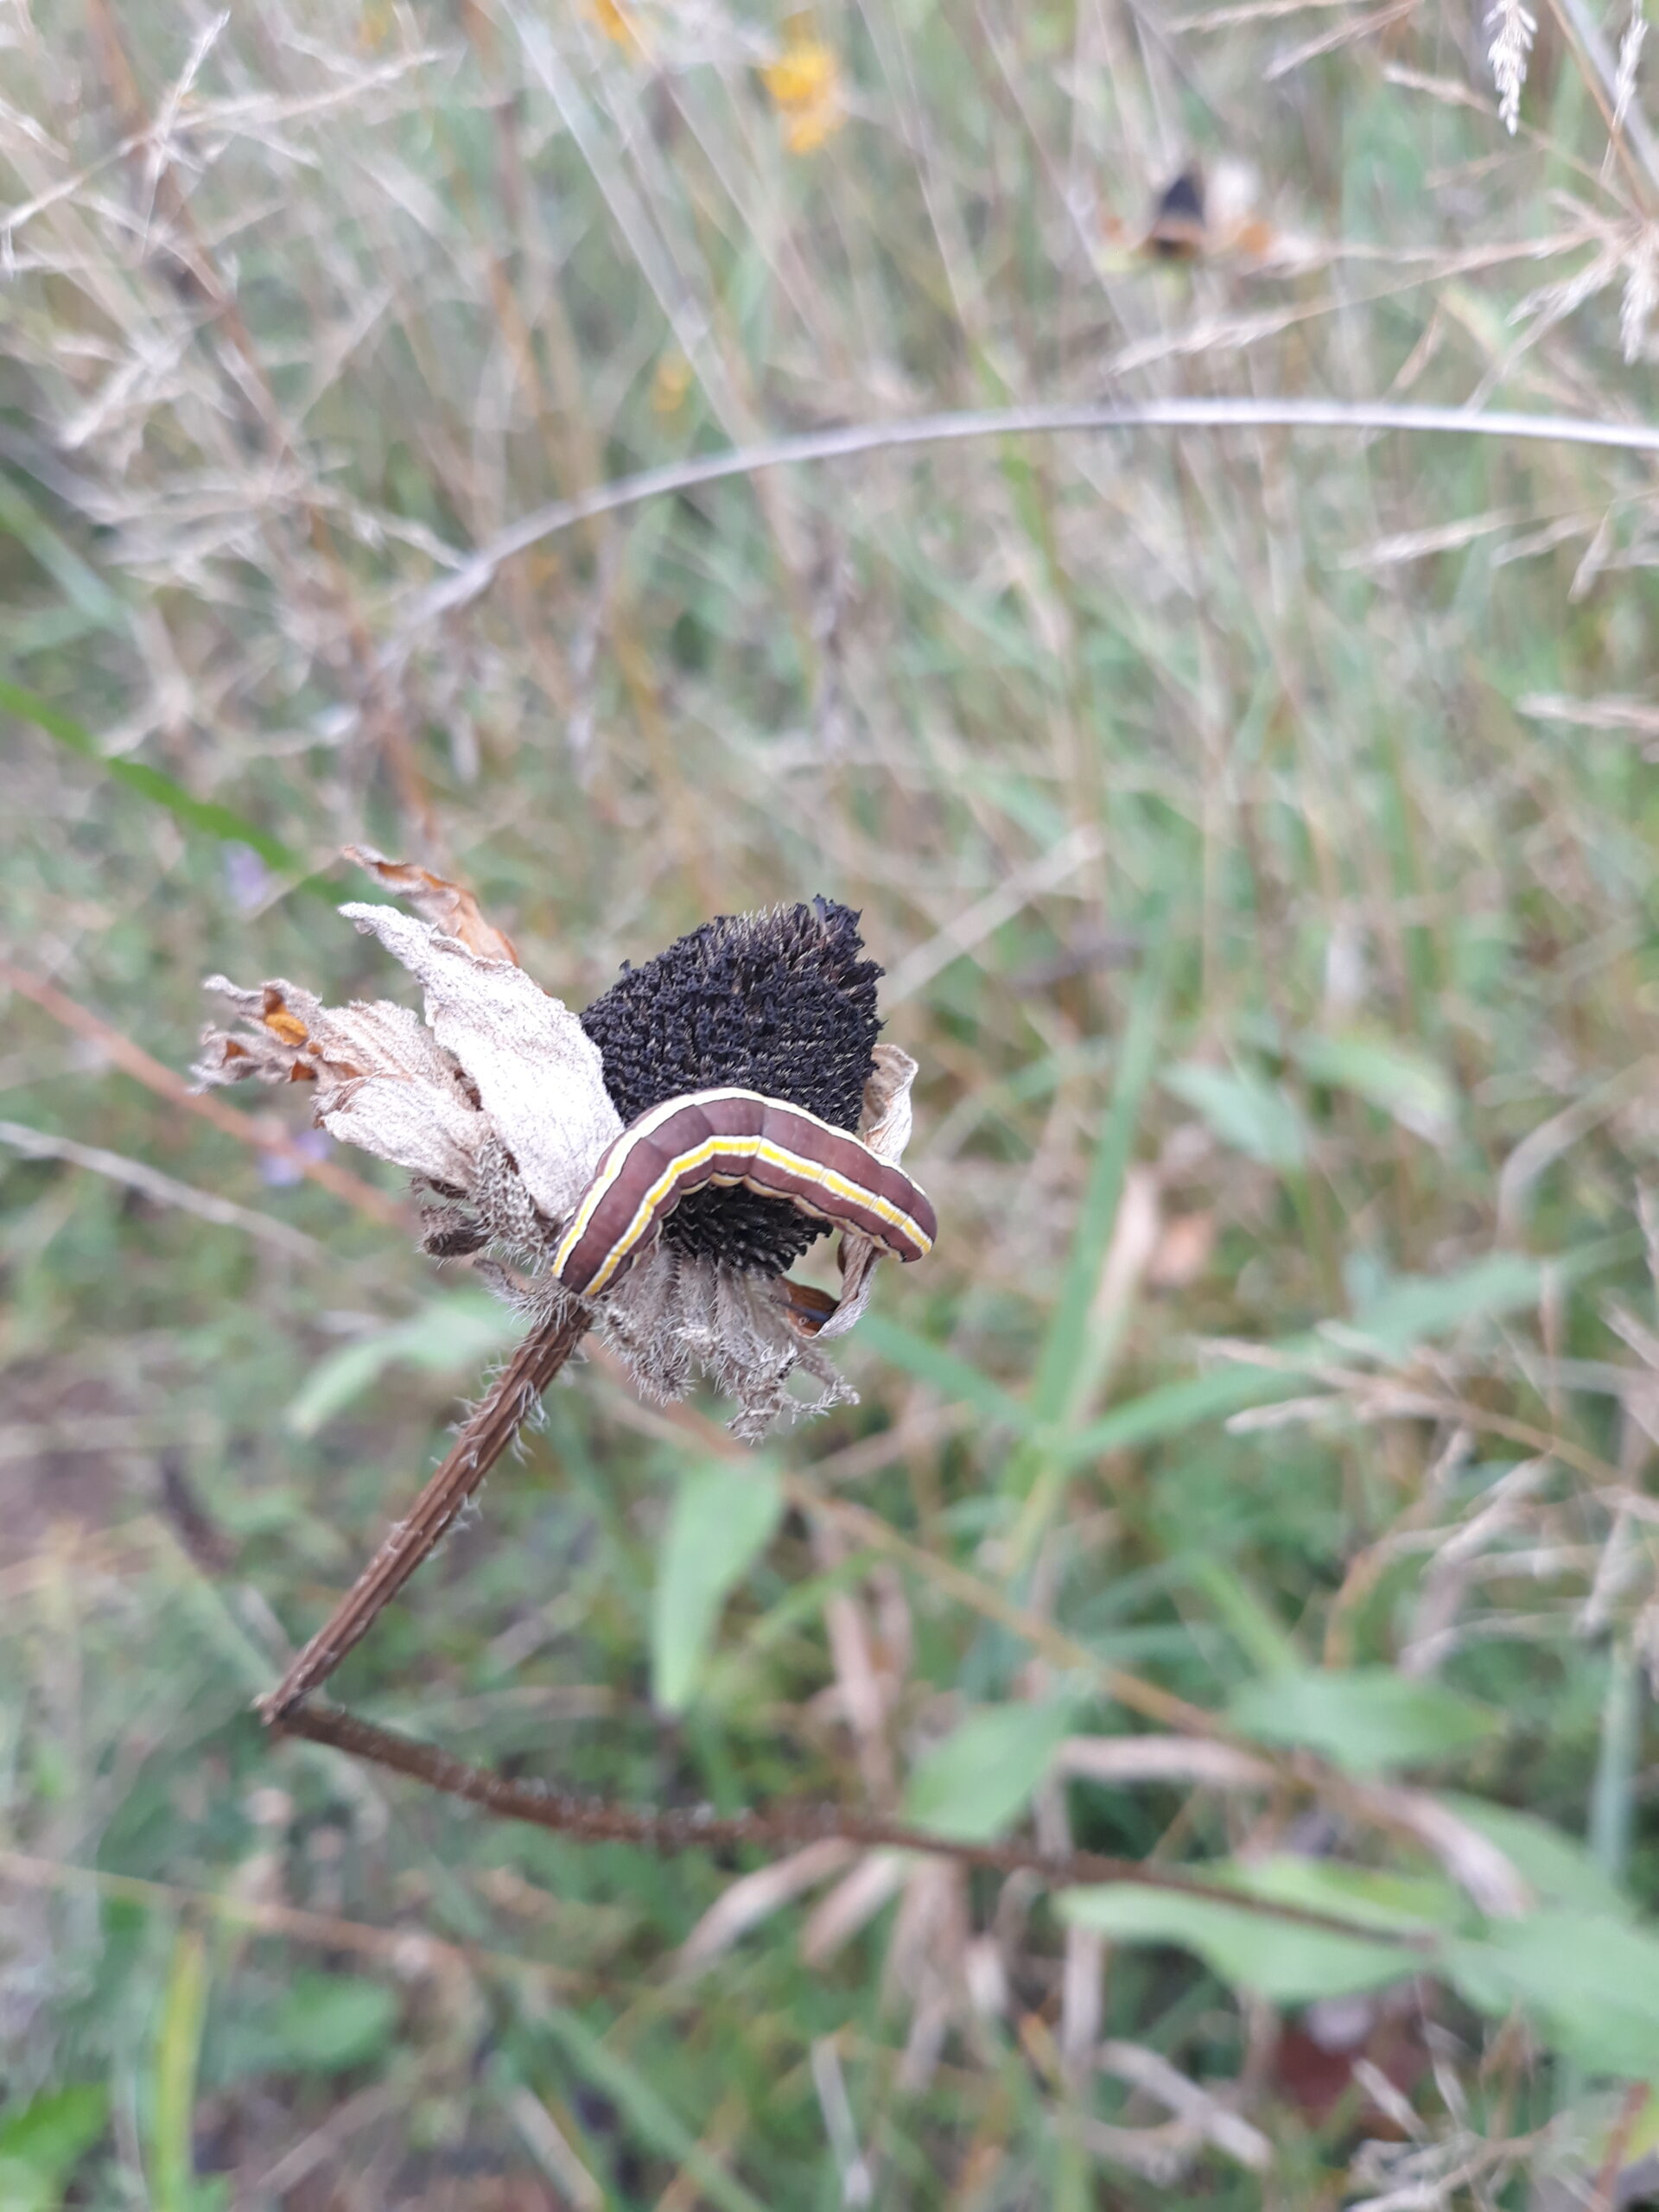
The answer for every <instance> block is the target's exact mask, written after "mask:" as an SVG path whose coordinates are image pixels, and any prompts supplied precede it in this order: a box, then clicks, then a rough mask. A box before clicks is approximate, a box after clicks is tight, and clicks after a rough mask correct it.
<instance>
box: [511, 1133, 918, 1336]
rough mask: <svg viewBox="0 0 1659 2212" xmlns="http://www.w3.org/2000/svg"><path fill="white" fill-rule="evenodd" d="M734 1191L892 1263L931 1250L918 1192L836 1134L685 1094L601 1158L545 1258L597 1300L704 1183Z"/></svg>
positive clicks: (568, 1283)
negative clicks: (826, 1227) (824, 1226)
mask: <svg viewBox="0 0 1659 2212" xmlns="http://www.w3.org/2000/svg"><path fill="white" fill-rule="evenodd" d="M709 1183H719V1184H728V1185H730V1184H734V1183H742V1184H744V1185H747V1187H748V1188H749V1189H750V1190H752V1191H759V1192H761V1193H762V1194H763V1195H764V1196H765V1197H767V1198H787V1199H788V1200H789V1202H790V1204H791V1205H792V1206H794V1207H795V1208H796V1209H797V1210H798V1211H799V1212H801V1213H804V1214H808V1215H810V1217H812V1218H813V1219H814V1220H815V1221H826V1222H833V1223H836V1224H838V1225H839V1226H840V1227H842V1228H843V1229H851V1230H858V1231H859V1232H860V1233H861V1235H863V1236H868V1237H870V1238H872V1239H873V1240H874V1243H877V1244H879V1245H880V1246H881V1248H882V1249H884V1250H885V1251H888V1252H891V1253H893V1255H895V1257H897V1258H898V1259H900V1260H919V1259H921V1258H923V1257H924V1256H925V1255H926V1254H927V1253H928V1252H929V1251H931V1249H932V1245H933V1239H934V1236H936V1235H937V1233H938V1220H937V1218H936V1217H935V1215H934V1212H933V1209H932V1207H931V1205H930V1204H929V1203H928V1199H927V1196H926V1193H925V1192H923V1191H921V1190H920V1189H918V1186H917V1185H915V1184H914V1183H912V1181H911V1179H910V1178H909V1176H908V1175H906V1174H903V1173H901V1172H900V1171H899V1169H898V1168H897V1167H893V1166H889V1165H888V1163H887V1161H886V1160H880V1159H878V1158H877V1157H876V1155H875V1154H874V1153H873V1152H872V1151H871V1150H870V1148H869V1147H868V1145H867V1144H862V1143H861V1142H860V1141H859V1140H858V1138H857V1137H855V1136H852V1135H849V1133H848V1132H847V1130H845V1129H837V1128H832V1127H831V1125H830V1124H829V1122H821V1121H820V1120H819V1119H818V1117H817V1115H816V1114H809V1113H807V1112H805V1111H804V1109H803V1108H801V1107H799V1106H787V1105H785V1103H784V1102H783V1101H782V1100H781V1099H778V1098H766V1097H763V1096H761V1094H760V1092H759V1091H758V1090H694V1091H690V1092H688V1093H687V1094H686V1095H685V1096H683V1097H680V1098H671V1099H668V1100H666V1101H665V1102H664V1103H663V1104H662V1105H660V1106H653V1107H652V1108H650V1109H648V1111H646V1112H645V1113H644V1114H641V1115H640V1116H639V1119H638V1120H637V1121H634V1122H630V1123H629V1125H628V1127H627V1128H626V1129H624V1130H623V1132H622V1134H621V1135H620V1137H617V1138H614V1139H613V1141H612V1142H611V1144H610V1145H609V1146H608V1147H607V1149H606V1151H605V1152H604V1153H603V1154H601V1158H600V1162H599V1165H598V1166H597V1167H596V1168H595V1169H594V1173H593V1175H592V1177H591V1178H590V1179H589V1181H588V1187H587V1188H586V1190H585V1191H584V1192H582V1197H581V1198H579V1199H578V1200H577V1202H576V1208H575V1212H574V1213H573V1214H572V1215H571V1217H570V1222H569V1227H568V1228H567V1229H566V1230H565V1232H564V1235H563V1237H562V1238H561V1239H560V1242H559V1246H558V1249H557V1250H556V1253H555V1254H554V1256H553V1273H554V1274H555V1275H556V1277H557V1278H558V1280H559V1281H561V1282H563V1284H564V1286H565V1287H566V1289H568V1290H571V1291H575V1292H576V1293H577V1294H579V1295H580V1296H582V1297H585V1298H597V1297H598V1296H599V1295H600V1294H601V1292H602V1291H606V1290H609V1289H611V1288H612V1287H613V1286H614V1285H615V1284H616V1283H617V1282H619V1281H620V1280H621V1278H622V1277H623V1276H624V1275H625V1274H626V1273H627V1271H628V1269H629V1268H631V1267H632V1265H633V1263H634V1262H635V1261H636V1260H637V1259H639V1256H640V1255H641V1254H642V1253H644V1252H646V1251H648V1250H649V1249H651V1247H652V1244H654V1243H656V1241H657V1238H658V1236H660V1235H661V1233H662V1227H663V1224H664V1221H665V1220H666V1219H667V1217H668V1216H669V1215H670V1214H671V1213H672V1212H673V1211H674V1209H675V1207H676V1206H677V1205H678V1204H679V1203H680V1200H681V1199H682V1198H685V1197H686V1196H687V1195H688V1194H689V1193H690V1192H692V1191H700V1190H702V1188H703V1186H704V1185H706V1184H709Z"/></svg>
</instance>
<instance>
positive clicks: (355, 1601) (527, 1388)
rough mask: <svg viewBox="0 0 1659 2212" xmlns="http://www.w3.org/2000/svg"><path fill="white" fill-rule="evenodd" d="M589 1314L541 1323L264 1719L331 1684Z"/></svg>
mask: <svg viewBox="0 0 1659 2212" xmlns="http://www.w3.org/2000/svg"><path fill="white" fill-rule="evenodd" d="M587 1326H588V1323H587V1318H586V1316H585V1314H584V1313H582V1309H581V1308H580V1307H579V1306H575V1305H569V1306H562V1307H561V1308H560V1309H559V1311H558V1313H556V1314H555V1315H554V1316H553V1318H552V1319H550V1320H547V1321H543V1322H541V1323H539V1324H538V1325H537V1326H536V1327H535V1328H533V1329H531V1332H530V1334H529V1335H528V1336H527V1337H526V1338H524V1342H523V1343H522V1344H520V1345H519V1346H518V1350H517V1351H515V1352H514V1353H513V1355H512V1358H511V1359H510V1360H509V1361H508V1362H507V1363H506V1365H505V1367H504V1368H503V1369H502V1370H501V1372H500V1374H499V1375H498V1376H496V1378H495V1380H494V1382H493V1383H492V1384H491V1385H490V1388H489V1391H488V1393H487V1395H486V1396H485V1398H484V1400H483V1402H482V1403H481V1404H480V1405H479V1406H478V1408H476V1409H475V1410H474V1413H473V1414H471V1415H470V1416H469V1418H468V1419H467V1422H466V1424H465V1426H464V1427H462V1429H461V1433H460V1435H459V1436H458V1437H457V1438H456V1439H455V1441H454V1446H453V1447H452V1448H451V1450H450V1452H448V1456H447V1457H446V1459H444V1462H443V1464H442V1466H441V1467H440V1468H439V1469H438V1471H437V1472H436V1474H435V1475H434V1476H433V1478H432V1479H431V1481H430V1482H429V1483H428V1484H427V1485H426V1488H425V1489H424V1490H423V1491H422V1492H421V1494H420V1496H419V1497H417V1498H416V1501H415V1503H414V1505H413V1507H412V1508H411V1509H410V1514H409V1517H408V1519H407V1520H404V1521H399V1522H394V1524H393V1526H392V1529H391V1534H390V1535H388V1536H387V1537H386V1540H385V1542H384V1543H383V1544H382V1545H381V1547H380V1548H379V1550H378V1552H377V1553H376V1554H375V1555H374V1557H373V1558H372V1560H370V1561H369V1563H368V1565H367V1566H366V1567H365V1568H364V1570H363V1572H362V1573H361V1574H359V1576H358V1578H357V1580H356V1581H355V1582H354V1583H353V1585H352V1586H351V1588H350V1589H349V1590H348V1591H347V1592H346V1595H345V1596H344V1597H343V1598H342V1599H340V1603H339V1605H336V1606H335V1607H334V1611H333V1612H332V1613H330V1615H329V1616H328V1618H327V1620H326V1621H325V1622H324V1623H323V1624H322V1626H321V1628H320V1629H319V1630H317V1632H316V1634H315V1636H314V1637H312V1638H311V1641H310V1642H309V1643H308V1644H307V1645H306V1647H305V1649H304V1650H303V1651H302V1652H301V1654H300V1656H299V1657H298V1658H297V1659H296V1661H295V1662H294V1663H293V1665H292V1666H291V1667H290V1668H289V1670H288V1672H287V1673H286V1674H285V1675H283V1679H282V1681H280V1682H278V1684H277V1687H276V1688H275V1689H274V1690H272V1691H271V1692H270V1695H269V1696H267V1697H263V1698H261V1699H260V1700H259V1707H258V1709H259V1711H260V1713H262V1714H263V1715H264V1719H265V1720H266V1721H267V1722H269V1723H270V1724H272V1725H273V1726H275V1725H283V1726H292V1725H294V1723H293V1715H294V1713H295V1709H296V1707H298V1705H299V1704H300V1702H301V1700H302V1699H304V1698H307V1697H309V1695H310V1694H311V1693H312V1691H313V1690H315V1689H316V1688H319V1687H320V1686H321V1684H322V1683H323V1682H326V1681H327V1679H328V1677H329V1675H332V1674H333V1673H334V1669H335V1668H336V1667H337V1666H339V1664H340V1661H341V1660H342V1659H343V1658H344V1657H345V1656H346V1653H347V1652H348V1651H349V1650H350V1649H352V1647H353V1644H355V1643H359V1641H360V1640H361V1638H362V1637H364V1636H365V1635H366V1634H367V1632H368V1630H369V1629H370V1627H371V1626H372V1624H373V1622H374V1619H375V1618H376V1616H377V1615H378V1613H379V1612H380V1611H382V1610H383V1609H384V1608H385V1606H386V1605H390V1604H391V1600H392V1599H394V1598H395V1597H396V1596H397V1592H399V1591H400V1590H401V1589H402V1588H403V1586H404V1583H405V1582H407V1581H408V1580H409V1578H410V1575H411V1574H413V1573H414V1572H415V1570H416V1567H419V1566H420V1564H421V1562H422V1560H424V1559H428V1558H429V1557H430V1555H431V1554H432V1552H433V1550H434V1548H435V1546H436V1545H437V1543H438V1541H439V1539H440V1538H441V1537H442V1535H444V1533H445V1531H446V1530H447V1529H449V1528H450V1527H451V1526H452V1525H453V1523H454V1519H455V1516H456V1515H457V1514H458V1513H459V1512H460V1511H461V1507H462V1506H463V1505H465V1503H467V1499H468V1498H469V1497H471V1496H472V1495H473V1493H474V1491H475V1490H477V1489H478V1487H479V1485H480V1483H482V1481H483V1480H484V1478H485V1476H486V1475H487V1474H488V1473H489V1471H490V1469H491V1468H492V1467H493V1466H494V1465H495V1463H496V1461H497V1460H498V1459H499V1458H500V1457H501V1455H502V1453H503V1452H505V1450H506V1448H507V1446H509V1445H510V1444H511V1443H512V1440H513V1439H514V1437H515V1436H517V1435H518V1432H519V1430H520V1429H521V1428H522V1427H524V1423H525V1421H527V1420H528V1419H529V1418H530V1415H531V1414H532V1413H533V1412H534V1411H535V1408H536V1407H537V1403H538V1402H539V1401H540V1399H541V1395H542V1393H543V1390H545V1389H546V1388H547V1386H548V1384H549V1383H550V1382H551V1381H552V1380H553V1377H554V1376H556V1374H557V1373H558V1371H559V1370H560V1369H561V1368H562V1367H563V1365H564V1363H565V1361H566V1360H567V1359H569V1357H570V1355H571V1353H572V1352H573V1351H575V1348H576V1346H577V1344H579V1343H580V1342H581V1340H582V1334H583V1332H584V1331H585V1330H586V1328H587Z"/></svg>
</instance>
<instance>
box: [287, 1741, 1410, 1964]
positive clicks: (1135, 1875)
mask: <svg viewBox="0 0 1659 2212" xmlns="http://www.w3.org/2000/svg"><path fill="white" fill-rule="evenodd" d="M268 1717H269V1718H270V1719H272V1721H273V1723H274V1725H275V1726H276V1727H277V1729H278V1730H280V1731H281V1732H283V1734H285V1735H289V1736H303V1737H304V1738H306V1739H307V1741H308V1742H309V1743H313V1744H327V1745H329V1746H330V1747H331V1748H332V1749H334V1751H344V1752H346V1754H347V1755H348V1756H349V1757H350V1758H357V1759H365V1760H367V1761H368V1762H369V1763H370V1764H372V1765H374V1766H383V1767H387V1768H390V1770H391V1771H392V1773H394V1774H403V1775H407V1776H408V1777H410V1780H411V1781H415V1782H423V1783H426V1785H427V1786H428V1788H429V1789H438V1790H442V1792H443V1794H444V1796H447V1797H459V1798H461V1799H463V1800H464V1801H465V1802H467V1803H468V1804H471V1805H481V1806H482V1807H483V1808H484V1809H485V1811H486V1812H487V1813H492V1814H493V1815H495V1816H496V1817H497V1818H498V1819H499V1820H509V1821H530V1822H531V1823H532V1824H533V1825H534V1826H535V1827H542V1828H551V1829H553V1830H554V1832H555V1833H556V1834H560V1835H573V1836H578V1837H580V1838H582V1840H583V1841H585V1842H590V1843H639V1844H643V1845H645V1847H647V1848H648V1849H650V1850H653V1851H663V1852H669V1851H707V1850H724V1849H728V1848H730V1847H732V1846H734V1845H741V1844H756V1845H759V1846H760V1847H762V1848H763V1849H770V1850H774V1851H779V1850H784V1851H793V1850H797V1849H798V1848H799V1847H801V1846H803V1845H804V1844H810V1843H823V1842H825V1841H827V1840H836V1841H840V1842H844V1843H850V1844H854V1845H856V1846H860V1847H863V1848H865V1849H868V1850H879V1851H915V1852H923V1853H928V1854H929V1855H931V1857H933V1858H936V1859H955V1860H956V1861H957V1864H958V1865H960V1866H980V1867H984V1868H987V1869H988V1870H989V1871H990V1872H993V1873H997V1874H1019V1873H1032V1874H1035V1875H1037V1876H1038V1877H1039V1878H1040V1879H1041V1880H1042V1881H1043V1882H1044V1883H1045V1884H1046V1885H1048V1886H1049V1887H1050V1888H1054V1889H1059V1888H1066V1887H1070V1886H1071V1885H1074V1884H1077V1883H1090V1882H1132V1883H1134V1884H1135V1885H1136V1886H1137V1887H1138V1888H1141V1889H1145V1890H1166V1891H1174V1892H1176V1893H1177V1894H1179V1895H1180V1896H1182V1897H1205V1898H1208V1899H1210V1900H1211V1901H1213V1902H1214V1903H1216V1904H1224V1905H1227V1906H1228V1907H1230V1909H1232V1910H1236V1911H1241V1912H1251V1913H1262V1914H1266V1915H1267V1916H1268V1917H1269V1918H1271V1919H1274V1920H1284V1921H1294V1923H1296V1924H1297V1925H1298V1926H1300V1927H1305V1928H1317V1929H1322V1930H1324V1931H1325V1933H1327V1934H1330V1935H1337V1936H1351V1937H1353V1936H1357V1937H1359V1938H1361V1939H1363V1941H1364V1942H1383V1943H1398V1944H1399V1945H1400V1946H1401V1948H1402V1949H1414V1948H1421V1947H1422V1944H1423V1942H1427V1938H1423V1939H1417V1938H1414V1937H1411V1936H1402V1935H1400V1934H1398V1933H1396V1932H1395V1931H1393V1930H1389V1931H1383V1930H1381V1929H1377V1928H1375V1927H1371V1926H1365V1925H1361V1924H1360V1923H1356V1922H1354V1921H1351V1920H1344V1919H1342V1918H1341V1917H1340V1916H1338V1915H1336V1914H1334V1913H1325V1912H1315V1911H1312V1910H1307V1909H1306V1908H1304V1907H1302V1906H1300V1905H1292V1904H1279V1903H1278V1902H1277V1901H1276V1900H1274V1899H1272V1898H1268V1897H1251V1896H1250V1895H1249V1893H1248V1892H1247V1891H1242V1890H1234V1889H1228V1888H1225V1887H1224V1886H1223V1885H1221V1884H1220V1883H1218V1882H1205V1881H1198V1880H1195V1879H1193V1878H1192V1877H1191V1876H1188V1875H1184V1874H1179V1873H1174V1872H1163V1871H1161V1870H1154V1869H1153V1868H1151V1867H1149V1866H1143V1865H1142V1864H1141V1861H1140V1860H1139V1859H1110V1858H1107V1857H1105V1856H1104V1855H1103V1854H1102V1853H1097V1852H1092V1851H1067V1852H1047V1851H1042V1850H1039V1848H1038V1847H1037V1846H1036V1845H1035V1844H1029V1843H1019V1842H1007V1843H976V1842H965V1841H963V1840H959V1839H957V1838H956V1837H952V1836H944V1835H933V1834H929V1832H928V1831H927V1830H926V1829H925V1828H915V1827H907V1826H906V1823H905V1822H904V1821H892V1820H887V1819H884V1818H883V1817H882V1816H881V1815H880V1814H869V1813H849V1812H846V1811H843V1810H842V1808H841V1807H840V1806H838V1805H794V1806H789V1805H785V1806H780V1807H779V1808H775V1809H774V1810H772V1811H770V1812H764V1813H734V1814H731V1815H719V1814H715V1813H712V1812H709V1810H708V1809H707V1808H704V1807H702V1806H696V1805H693V1806H676V1807H673V1808H671V1809H669V1810H667V1811H658V1810H656V1809H655V1808H651V1807H646V1806H632V1805H617V1804H613V1803H612V1802H610V1801H609V1800H607V1799H606V1798H602V1797H584V1796H577V1795H576V1794H575V1792H574V1791H571V1790H568V1789H556V1788H555V1787H554V1786H553V1785H552V1784H550V1783H539V1782H511V1781H509V1780H508V1779H507V1777H505V1775H499V1774H493V1773H492V1772H491V1771H490V1770H489V1769H488V1768H487V1767H477V1766H467V1765H466V1764H463V1762H462V1761H461V1760H460V1759H455V1758H450V1757H449V1755H448V1752H447V1751H439V1750H437V1749H436V1748H435V1746H434V1745H430V1744H423V1743H419V1742H417V1741H416V1738H414V1737H412V1736H404V1735H401V1734H399V1733H398V1732H397V1731H396V1730H395V1729H391V1728H382V1727H381V1726H379V1725H378V1722H375V1721H372V1720H365V1719H362V1718H361V1717H360V1716H359V1714H357V1713H347V1712H345V1711H344V1710H343V1709H342V1708H341V1707H339V1706H334V1705H302V1706H298V1707H295V1708H293V1709H292V1710H290V1711H289V1712H286V1713H281V1714H274V1715H269V1716H268Z"/></svg>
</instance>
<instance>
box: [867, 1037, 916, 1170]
mask: <svg viewBox="0 0 1659 2212" xmlns="http://www.w3.org/2000/svg"><path fill="white" fill-rule="evenodd" d="M874 1059H875V1065H874V1068H873V1069H872V1070H871V1071H870V1079H869V1081H868V1083H867V1084H865V1086H864V1103H863V1107H862V1109H861V1112H860V1114H859V1117H858V1134H859V1135H860V1136H861V1138H862V1139H863V1141H864V1142H865V1143H866V1144H867V1145H868V1147H870V1150H871V1151H872V1152H873V1153H874V1154H875V1156H876V1158H877V1159H878V1160H886V1161H887V1163H888V1165H889V1166H893V1167H896V1166H898V1165H899V1161H900V1160H902V1159H903V1158H904V1156H905V1147H906V1145H907V1144H908V1143H909V1142H910V1087H911V1085H912V1084H913V1083H914V1082H915V1080H916V1063H915V1061H914V1060H912V1058H911V1057H910V1054H909V1053H908V1052H900V1051H899V1047H898V1046H897V1045H878V1046H876V1048H875V1053H874Z"/></svg>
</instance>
